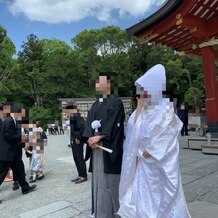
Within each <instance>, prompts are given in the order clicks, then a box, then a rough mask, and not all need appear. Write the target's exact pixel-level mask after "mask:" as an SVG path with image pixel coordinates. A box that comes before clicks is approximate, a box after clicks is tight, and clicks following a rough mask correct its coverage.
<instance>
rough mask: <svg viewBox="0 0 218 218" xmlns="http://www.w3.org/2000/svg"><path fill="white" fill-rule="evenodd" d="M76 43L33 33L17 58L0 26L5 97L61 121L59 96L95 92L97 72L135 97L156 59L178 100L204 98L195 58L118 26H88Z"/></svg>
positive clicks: (0, 80) (194, 101) (1, 88)
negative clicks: (140, 79) (141, 78)
mask: <svg viewBox="0 0 218 218" xmlns="http://www.w3.org/2000/svg"><path fill="white" fill-rule="evenodd" d="M71 42H72V46H70V45H68V44H66V43H65V42H63V41H60V40H58V39H39V38H38V37H37V36H36V35H34V34H30V35H29V36H27V39H26V41H25V42H23V45H22V48H21V51H19V52H18V54H17V57H16V58H13V55H14V53H15V47H14V45H13V43H12V41H11V40H10V39H9V38H8V36H7V33H6V30H5V29H4V28H3V27H0V91H1V95H0V100H1V101H6V100H7V101H8V100H10V101H16V102H18V103H21V104H22V105H24V106H25V107H26V108H29V111H30V113H31V114H32V115H33V117H35V118H34V119H36V120H37V119H44V120H46V122H47V121H48V120H57V119H60V111H59V101H58V99H59V98H77V97H80V98H83V97H94V96H95V78H96V75H97V73H99V72H102V71H107V72H111V74H112V84H113V85H114V87H113V89H114V90H115V93H117V94H119V95H120V96H124V97H125V96H132V95H133V93H134V90H135V87H134V81H135V80H136V79H137V78H138V77H139V76H141V75H142V74H144V73H145V72H146V71H147V70H148V69H149V68H150V67H152V66H153V65H155V64H157V63H161V64H163V65H164V66H165V68H166V73H167V88H168V90H170V92H171V93H173V96H174V97H176V98H178V101H179V102H181V101H184V100H185V101H186V102H189V103H190V105H192V106H197V105H199V104H201V102H202V99H204V85H203V74H202V66H201V63H200V61H199V60H198V59H196V58H191V57H188V56H179V55H178V54H177V53H176V52H175V51H173V50H172V49H170V48H167V47H165V46H160V45H153V44H150V43H144V44H140V42H139V40H138V39H137V38H135V37H133V36H130V35H128V34H127V32H126V31H125V30H122V29H120V28H118V27H115V26H108V27H104V28H101V29H92V30H84V31H82V32H80V33H79V34H78V35H76V36H75V37H74V38H72V39H71Z"/></svg>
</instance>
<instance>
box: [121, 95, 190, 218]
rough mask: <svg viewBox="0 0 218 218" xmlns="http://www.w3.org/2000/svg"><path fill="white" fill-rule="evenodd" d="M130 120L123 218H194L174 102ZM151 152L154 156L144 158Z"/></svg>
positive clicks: (123, 179) (148, 109)
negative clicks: (183, 179) (181, 167)
mask: <svg viewBox="0 0 218 218" xmlns="http://www.w3.org/2000/svg"><path fill="white" fill-rule="evenodd" d="M135 115H136V112H133V114H132V115H131V117H130V118H129V121H128V126H127V134H126V139H125V142H124V147H123V149H124V153H123V162H122V171H121V180H120V187H119V201H120V208H119V210H118V215H120V216H121V217H122V218H190V217H191V216H190V214H189V212H188V208H187V205H186V201H185V197H184V193H183V188H182V183H181V177H180V170H179V143H178V135H179V133H180V130H181V128H182V122H181V121H180V119H179V118H178V117H177V115H176V114H175V113H174V107H173V103H172V102H170V101H169V99H163V98H162V99H161V100H160V101H159V103H158V104H156V105H150V106H147V107H144V108H142V110H141V113H140V115H139V116H138V118H137V120H136V121H135ZM144 151H147V152H148V153H149V154H150V155H151V157H148V158H144V157H143V155H142V154H143V152H144Z"/></svg>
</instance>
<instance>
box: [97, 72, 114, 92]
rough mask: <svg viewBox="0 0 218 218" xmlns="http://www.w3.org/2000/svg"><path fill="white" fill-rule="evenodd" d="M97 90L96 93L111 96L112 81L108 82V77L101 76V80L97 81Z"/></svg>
mask: <svg viewBox="0 0 218 218" xmlns="http://www.w3.org/2000/svg"><path fill="white" fill-rule="evenodd" d="M95 88H96V91H98V92H100V93H103V94H110V89H111V84H110V80H107V76H99V79H98V80H97V81H96V84H95Z"/></svg>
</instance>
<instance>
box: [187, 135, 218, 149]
mask: <svg viewBox="0 0 218 218" xmlns="http://www.w3.org/2000/svg"><path fill="white" fill-rule="evenodd" d="M211 142H212V143H213V142H218V138H211ZM206 144H207V139H206V138H205V137H193V138H188V148H189V149H195V150H201V149H202V146H204V145H206Z"/></svg>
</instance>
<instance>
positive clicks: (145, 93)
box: [136, 86, 149, 98]
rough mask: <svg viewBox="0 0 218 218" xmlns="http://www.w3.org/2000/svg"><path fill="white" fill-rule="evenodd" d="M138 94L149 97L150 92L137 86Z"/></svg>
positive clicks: (141, 96)
mask: <svg viewBox="0 0 218 218" xmlns="http://www.w3.org/2000/svg"><path fill="white" fill-rule="evenodd" d="M136 94H137V95H140V98H149V94H148V92H147V91H146V90H144V88H143V87H138V86H137V87H136Z"/></svg>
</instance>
